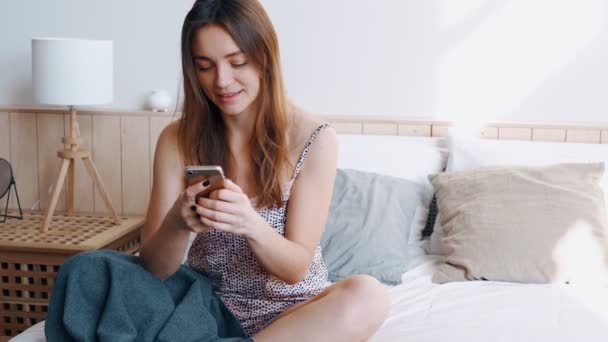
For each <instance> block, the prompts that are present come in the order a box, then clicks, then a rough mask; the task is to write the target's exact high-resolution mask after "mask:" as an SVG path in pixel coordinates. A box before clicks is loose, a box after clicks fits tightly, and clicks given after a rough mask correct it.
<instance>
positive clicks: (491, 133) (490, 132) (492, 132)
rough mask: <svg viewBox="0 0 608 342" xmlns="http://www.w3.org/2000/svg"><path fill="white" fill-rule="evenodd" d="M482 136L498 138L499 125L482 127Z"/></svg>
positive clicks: (484, 137)
mask: <svg viewBox="0 0 608 342" xmlns="http://www.w3.org/2000/svg"><path fill="white" fill-rule="evenodd" d="M481 137H482V138H483V139H494V140H495V139H498V127H491V126H488V127H482V128H481Z"/></svg>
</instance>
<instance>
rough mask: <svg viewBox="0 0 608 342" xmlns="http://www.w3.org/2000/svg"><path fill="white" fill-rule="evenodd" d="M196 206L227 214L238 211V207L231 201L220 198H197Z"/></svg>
mask: <svg viewBox="0 0 608 342" xmlns="http://www.w3.org/2000/svg"><path fill="white" fill-rule="evenodd" d="M198 206H199V207H204V208H207V209H211V210H216V211H221V212H224V213H227V214H236V213H237V212H238V208H237V207H236V206H235V204H233V203H230V202H226V201H220V200H212V199H208V198H199V199H198Z"/></svg>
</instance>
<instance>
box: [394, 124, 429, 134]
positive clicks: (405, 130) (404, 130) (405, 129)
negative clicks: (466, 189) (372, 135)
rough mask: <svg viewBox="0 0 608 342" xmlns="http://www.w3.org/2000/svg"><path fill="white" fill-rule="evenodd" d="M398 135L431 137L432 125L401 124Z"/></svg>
mask: <svg viewBox="0 0 608 342" xmlns="http://www.w3.org/2000/svg"><path fill="white" fill-rule="evenodd" d="M398 135H405V136H414V137H430V136H431V125H430V124H428V125H413V124H402V123H400V124H399V128H398Z"/></svg>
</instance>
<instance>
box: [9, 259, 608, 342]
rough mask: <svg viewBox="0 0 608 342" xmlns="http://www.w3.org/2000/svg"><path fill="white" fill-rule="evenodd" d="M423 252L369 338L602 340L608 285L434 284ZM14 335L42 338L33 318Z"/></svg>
mask: <svg viewBox="0 0 608 342" xmlns="http://www.w3.org/2000/svg"><path fill="white" fill-rule="evenodd" d="M438 260H439V257H433V256H424V257H422V258H420V259H419V260H418V261H417V264H419V265H418V266H417V267H415V268H414V269H412V270H410V271H409V272H406V273H405V274H404V275H403V278H402V279H403V283H402V284H401V285H399V286H395V287H392V288H390V294H391V302H392V306H391V313H390V316H389V318H388V319H387V321H386V322H385V324H384V325H383V326H382V328H381V329H380V330H379V331H378V333H377V334H376V335H375V336H374V337H373V338H372V339H371V342H385V341H386V342H388V341H415V342H427V341H428V342H430V341H432V342H443V341H450V342H465V341H466V342H486V341H505V342H507V341H508V342H513V341H534V342H536V341H551V342H561V341H564V342H565V341H585V342H595V341H597V342H600V341H601V342H606V341H608V288H606V287H603V288H599V287H598V288H583V287H574V286H566V285H564V286H557V285H524V284H512V283H500V282H463V283H449V284H444V285H438V284H433V283H432V282H431V275H432V271H433V267H434V265H435V263H436V262H437V261H438ZM11 341H13V342H34V341H37V342H38V341H39V342H42V341H44V324H43V323H39V324H37V325H35V326H33V327H31V328H30V329H28V330H27V331H25V332H23V333H22V334H20V335H19V336H17V337H15V338H13V339H12V340H11Z"/></svg>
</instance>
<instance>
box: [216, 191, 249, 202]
mask: <svg viewBox="0 0 608 342" xmlns="http://www.w3.org/2000/svg"><path fill="white" fill-rule="evenodd" d="M242 197H243V194H242V193H240V192H235V191H233V190H228V189H219V190H215V191H213V192H212V193H211V194H210V195H209V198H210V199H212V200H219V201H225V202H238V201H239V200H241V199H242Z"/></svg>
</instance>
